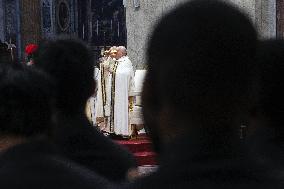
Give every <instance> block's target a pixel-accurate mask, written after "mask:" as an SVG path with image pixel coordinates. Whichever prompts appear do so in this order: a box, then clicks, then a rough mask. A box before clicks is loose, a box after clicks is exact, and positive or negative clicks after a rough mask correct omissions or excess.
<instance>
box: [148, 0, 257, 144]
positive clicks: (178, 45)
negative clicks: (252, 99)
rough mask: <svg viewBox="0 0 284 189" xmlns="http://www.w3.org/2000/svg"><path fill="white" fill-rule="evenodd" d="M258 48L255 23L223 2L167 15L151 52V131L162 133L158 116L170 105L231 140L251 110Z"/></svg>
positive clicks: (196, 0) (198, 3)
mask: <svg viewBox="0 0 284 189" xmlns="http://www.w3.org/2000/svg"><path fill="white" fill-rule="evenodd" d="M256 43H257V33H256V31H255V28H254V27H253V24H252V23H251V21H250V20H249V18H248V17H247V16H246V15H244V14H243V13H241V12H240V11H239V10H238V9H237V8H235V7H233V6H231V5H228V4H226V3H224V2H222V1H210V0H193V1H190V2H187V3H185V4H182V5H181V6H179V7H178V8H176V9H175V10H173V11H171V12H170V13H168V14H167V15H165V16H164V17H163V18H162V19H161V20H160V21H159V23H158V25H157V26H156V28H155V30H154V32H153V34H152V36H151V39H150V41H149V46H148V51H147V62H148V74H147V76H146V81H145V85H144V92H143V107H144V109H143V110H144V111H143V113H144V117H145V123H146V125H147V126H149V129H150V132H157V131H154V129H155V128H151V127H152V126H153V125H155V117H154V116H155V115H157V112H159V110H160V109H161V108H162V107H163V106H164V105H167V106H170V108H172V109H173V110H174V111H175V112H176V114H177V115H180V117H184V118H187V119H191V120H190V121H191V122H193V123H198V124H199V125H208V126H209V125H210V127H208V128H206V129H207V130H210V129H211V130H212V133H213V134H214V135H215V134H216V133H218V132H219V131H220V135H222V134H224V135H226V133H223V131H222V130H226V129H228V130H230V129H231V128H225V127H227V126H228V125H226V123H228V122H230V121H231V120H232V119H233V117H234V116H235V115H236V113H237V112H238V113H239V112H241V111H246V109H245V107H246V106H247V103H248V101H249V98H248V95H249V92H250V91H249V88H250V86H251V80H252V77H251V76H252V71H253V67H254V65H253V62H254V61H253V58H254V56H255V50H256ZM179 126H180V127H182V126H181V125H179ZM185 126H188V125H187V124H185ZM214 126H216V127H214ZM229 132H230V131H229ZM154 135H155V136H154V137H156V138H157V140H158V138H159V137H158V134H154Z"/></svg>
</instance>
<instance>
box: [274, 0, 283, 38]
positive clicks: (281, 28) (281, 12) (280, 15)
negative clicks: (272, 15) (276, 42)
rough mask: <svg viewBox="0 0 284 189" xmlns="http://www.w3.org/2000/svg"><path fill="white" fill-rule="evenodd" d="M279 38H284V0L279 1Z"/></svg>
mask: <svg viewBox="0 0 284 189" xmlns="http://www.w3.org/2000/svg"><path fill="white" fill-rule="evenodd" d="M276 4H277V5H276V6H277V8H276V9H277V37H278V38H284V0H277V2H276Z"/></svg>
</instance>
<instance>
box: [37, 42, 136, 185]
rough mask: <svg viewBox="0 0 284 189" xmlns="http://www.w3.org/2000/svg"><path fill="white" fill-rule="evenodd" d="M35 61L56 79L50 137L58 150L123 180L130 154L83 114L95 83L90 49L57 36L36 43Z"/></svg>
mask: <svg viewBox="0 0 284 189" xmlns="http://www.w3.org/2000/svg"><path fill="white" fill-rule="evenodd" d="M35 62H36V66H37V68H39V69H42V70H44V71H45V72H47V73H48V74H50V75H51V77H52V78H54V80H55V82H56V87H55V88H54V90H55V91H56V115H55V121H56V127H55V129H56V131H55V133H54V141H55V143H56V145H57V146H58V147H59V149H60V150H61V151H62V153H63V154H64V155H65V156H67V157H68V158H71V159H72V160H74V161H75V162H77V163H79V164H81V165H83V166H85V167H87V168H88V169H90V170H93V171H95V172H97V173H98V174H100V175H102V176H104V177H105V178H107V179H109V180H110V181H114V182H124V181H126V180H127V176H128V172H131V173H132V172H133V170H135V168H136V161H135V159H134V157H133V156H132V155H131V154H130V152H128V151H127V150H126V149H124V148H123V147H121V146H119V145H118V144H115V143H114V142H112V141H111V140H110V139H108V138H106V137H105V136H104V135H103V134H102V133H101V132H100V131H98V130H97V129H96V128H94V127H93V126H92V125H91V123H90V122H89V120H88V119H87V117H86V114H85V106H86V102H87V100H88V98H89V97H90V96H91V95H92V94H93V93H94V91H95V85H96V84H95V81H94V78H93V76H94V74H93V71H94V69H93V63H94V59H93V56H92V54H91V51H90V50H89V49H88V48H87V47H86V46H85V45H84V44H83V43H82V42H80V41H77V40H72V39H58V40H55V41H49V42H47V43H45V44H43V45H42V46H40V48H39V50H38V58H37V59H36V60H35Z"/></svg>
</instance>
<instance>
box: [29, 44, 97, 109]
mask: <svg viewBox="0 0 284 189" xmlns="http://www.w3.org/2000/svg"><path fill="white" fill-rule="evenodd" d="M34 61H35V65H36V67H39V68H41V69H43V70H44V71H46V72H47V73H48V74H50V75H51V76H52V77H53V78H54V80H55V82H56V86H57V87H56V92H57V96H56V99H57V102H56V105H57V108H58V110H59V111H62V112H66V111H67V112H69V113H70V114H71V113H74V112H78V111H82V110H83V108H84V107H85V106H84V105H85V103H86V101H87V99H88V98H89V97H90V96H91V95H92V94H93V92H94V89H95V81H94V79H93V73H94V68H93V64H94V58H93V55H92V53H91V51H90V50H89V48H88V47H87V46H86V45H85V44H83V42H81V41H79V40H75V39H57V40H55V41H48V42H45V43H43V44H41V45H40V47H39V49H38V52H37V56H36V58H35V60H34Z"/></svg>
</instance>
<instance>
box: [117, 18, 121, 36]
mask: <svg viewBox="0 0 284 189" xmlns="http://www.w3.org/2000/svg"><path fill="white" fill-rule="evenodd" d="M119 35H120V31H119V21H118V23H117V36H118V37H119Z"/></svg>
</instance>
